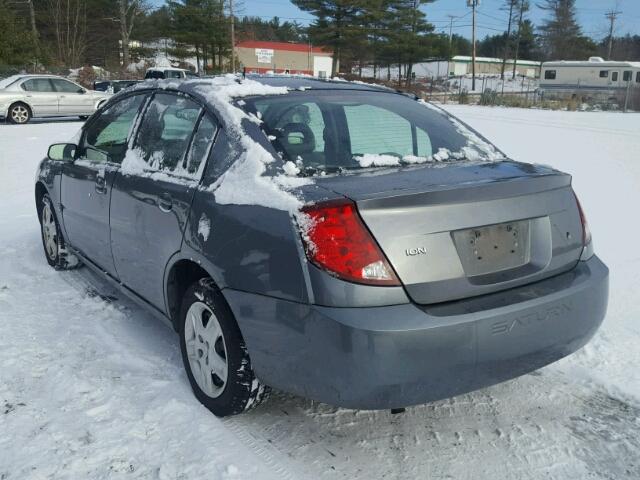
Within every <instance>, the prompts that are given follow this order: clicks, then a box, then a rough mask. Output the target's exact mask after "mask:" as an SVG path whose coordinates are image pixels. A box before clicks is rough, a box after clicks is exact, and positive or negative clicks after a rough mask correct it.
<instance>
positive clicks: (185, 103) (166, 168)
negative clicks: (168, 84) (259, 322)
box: [135, 93, 202, 176]
mask: <svg viewBox="0 0 640 480" xmlns="http://www.w3.org/2000/svg"><path fill="white" fill-rule="evenodd" d="M201 111H202V108H201V107H200V105H198V104H197V103H196V102H194V101H193V100H191V99H189V98H187V97H184V96H180V95H172V94H168V93H159V94H156V95H155V96H154V97H153V100H152V101H151V102H150V103H149V106H148V107H147V109H146V111H145V114H144V118H143V119H142V122H141V123H140V127H139V129H138V135H137V139H136V143H135V155H136V156H137V157H138V160H141V161H142V162H144V163H145V164H146V167H145V168H147V169H150V170H157V171H163V172H166V173H173V174H176V175H182V176H189V174H188V167H187V164H186V153H187V149H188V148H189V144H190V141H191V137H192V135H193V132H194V129H195V126H196V123H197V122H198V119H199V117H200V113H201Z"/></svg>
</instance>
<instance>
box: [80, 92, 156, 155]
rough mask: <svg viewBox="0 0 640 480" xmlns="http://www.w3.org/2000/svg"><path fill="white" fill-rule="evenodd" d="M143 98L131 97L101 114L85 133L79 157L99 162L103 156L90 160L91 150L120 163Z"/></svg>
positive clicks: (142, 96) (139, 96)
mask: <svg viewBox="0 0 640 480" xmlns="http://www.w3.org/2000/svg"><path fill="white" fill-rule="evenodd" d="M145 98H146V96H145V95H133V96H131V97H127V98H124V99H122V100H120V101H119V102H117V103H114V104H113V105H110V106H109V107H107V108H106V109H105V110H104V111H103V112H101V113H100V114H99V115H98V116H97V118H95V120H93V121H92V122H91V124H90V125H89V126H88V128H87V129H86V131H85V134H84V141H83V143H82V146H81V149H80V155H81V156H85V157H86V158H88V159H89V160H94V161H100V160H101V159H102V158H103V156H95V155H94V156H93V157H96V158H92V152H93V150H99V151H102V152H104V153H106V154H108V155H109V157H110V160H111V161H112V162H115V163H122V160H123V159H124V156H125V154H126V151H127V140H128V138H129V132H130V131H131V127H132V125H133V122H134V120H135V118H136V115H137V114H138V111H139V110H140V106H141V105H142V103H143V102H144V99H145Z"/></svg>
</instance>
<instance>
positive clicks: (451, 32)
mask: <svg viewBox="0 0 640 480" xmlns="http://www.w3.org/2000/svg"><path fill="white" fill-rule="evenodd" d="M447 17H449V55H448V58H447V78H449V72H450V70H449V68H450V65H449V61H450V60H451V54H452V53H453V51H452V47H453V21H454V20H455V19H456V18H458V17H456V16H455V15H447ZM438 73H440V65H439V64H438Z"/></svg>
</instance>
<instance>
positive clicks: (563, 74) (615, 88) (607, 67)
mask: <svg viewBox="0 0 640 480" xmlns="http://www.w3.org/2000/svg"><path fill="white" fill-rule="evenodd" d="M630 87H640V62H614V61H605V60H603V59H602V58H600V57H591V58H590V59H589V61H587V62H582V61H578V62H576V61H564V60H563V61H558V62H545V63H543V64H542V72H541V75H540V86H539V91H540V93H542V94H543V95H545V96H553V95H557V96H567V95H571V96H574V97H575V96H578V95H588V96H595V95H601V96H608V95H615V94H617V93H619V92H620V91H624V90H628V89H629V88H630Z"/></svg>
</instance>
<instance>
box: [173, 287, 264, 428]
mask: <svg viewBox="0 0 640 480" xmlns="http://www.w3.org/2000/svg"><path fill="white" fill-rule="evenodd" d="M179 327H180V329H179V330H180V332H179V333H180V350H181V351H182V361H183V362H184V367H185V370H186V371H187V377H188V378H189V383H190V384H191V388H192V390H193V393H194V394H195V396H196V398H197V399H198V400H199V401H200V403H202V404H203V405H204V406H205V407H207V408H208V409H209V410H210V411H211V412H212V413H213V414H214V415H216V416H218V417H226V416H228V415H236V414H238V413H242V412H245V411H247V410H250V409H252V408H254V407H256V406H257V405H259V404H260V403H262V402H263V401H264V400H265V399H266V398H267V397H268V394H269V392H270V389H269V387H267V386H266V385H263V384H262V383H260V381H259V380H258V379H257V378H256V376H255V374H254V373H253V370H252V368H251V360H250V359H249V353H248V352H247V347H246V345H245V342H244V339H243V338H242V334H241V333H240V329H239V328H238V324H237V323H236V320H235V318H234V316H233V312H232V311H231V308H229V305H228V304H227V302H226V300H225V299H224V297H223V296H222V293H220V290H219V289H218V288H217V287H216V285H215V284H214V282H213V281H212V280H211V279H209V278H203V279H201V280H199V281H197V282H195V283H194V284H193V285H191V286H190V287H189V288H188V289H187V291H186V292H185V295H184V298H183V301H182V308H181V310H180V325H179Z"/></svg>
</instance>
